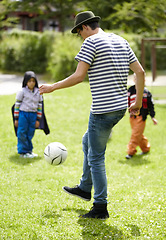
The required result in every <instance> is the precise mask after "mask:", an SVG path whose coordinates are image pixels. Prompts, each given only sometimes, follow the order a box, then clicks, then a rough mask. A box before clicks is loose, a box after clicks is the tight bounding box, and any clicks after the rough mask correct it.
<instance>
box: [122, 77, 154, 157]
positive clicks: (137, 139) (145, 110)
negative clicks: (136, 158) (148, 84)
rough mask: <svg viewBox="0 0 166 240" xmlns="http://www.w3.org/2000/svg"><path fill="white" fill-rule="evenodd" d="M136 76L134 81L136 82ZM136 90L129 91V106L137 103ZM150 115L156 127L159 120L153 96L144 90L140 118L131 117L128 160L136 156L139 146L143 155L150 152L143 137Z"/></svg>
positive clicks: (133, 87) (133, 88)
mask: <svg viewBox="0 0 166 240" xmlns="http://www.w3.org/2000/svg"><path fill="white" fill-rule="evenodd" d="M135 77H136V76H135V75H134V81H135ZM135 97H136V88H135V85H134V86H131V87H130V88H129V89H128V106H129V107H130V105H131V104H132V103H133V102H134V101H135ZM148 114H149V115H150V116H151V118H152V121H153V123H154V124H155V125H156V124H157V120H156V119H155V111H154V103H153V99H152V94H151V93H150V91H149V90H148V89H147V88H144V93H143V99H142V107H141V109H140V114H139V115H138V116H130V125H131V130H132V133H131V138H130V141H129V143H128V149H127V153H128V154H127V155H126V159H130V158H132V157H133V155H134V154H136V152H137V150H136V147H137V146H139V147H140V148H141V150H142V153H141V154H146V153H148V152H149V151H150V143H149V141H148V139H147V138H146V137H145V136H144V135H143V133H144V129H145V125H146V119H147V116H148Z"/></svg>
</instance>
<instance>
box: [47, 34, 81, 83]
mask: <svg viewBox="0 0 166 240" xmlns="http://www.w3.org/2000/svg"><path fill="white" fill-rule="evenodd" d="M81 44H82V41H81V40H80V39H79V38H76V37H75V36H72V35H71V34H70V35H69V34H65V36H64V35H59V37H58V38H57V39H56V41H55V42H54V45H53V51H52V54H51V56H50V60H49V63H48V71H49V72H50V73H51V76H52V78H53V79H58V80H61V79H63V78H66V77H67V76H69V75H71V74H72V73H73V72H74V71H75V69H76V66H77V62H76V60H75V59H74V58H75V56H76V55H77V53H78V52H79V50H80V47H81Z"/></svg>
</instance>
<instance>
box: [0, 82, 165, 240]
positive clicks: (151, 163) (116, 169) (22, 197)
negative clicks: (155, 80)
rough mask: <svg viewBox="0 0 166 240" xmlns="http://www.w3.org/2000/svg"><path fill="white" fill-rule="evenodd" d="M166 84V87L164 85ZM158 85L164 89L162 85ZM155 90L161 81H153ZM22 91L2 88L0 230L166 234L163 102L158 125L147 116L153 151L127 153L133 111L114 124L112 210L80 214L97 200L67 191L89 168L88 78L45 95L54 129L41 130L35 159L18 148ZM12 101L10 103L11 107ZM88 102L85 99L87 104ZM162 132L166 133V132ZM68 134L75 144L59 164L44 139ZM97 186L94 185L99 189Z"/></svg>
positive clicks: (15, 233)
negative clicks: (15, 114) (85, 139)
mask: <svg viewBox="0 0 166 240" xmlns="http://www.w3.org/2000/svg"><path fill="white" fill-rule="evenodd" d="M160 89H161V90H162V91H163V87H161V88H160ZM159 91H160V90H159V87H158V88H157V93H159ZM153 92H154V94H155V87H154V89H153ZM14 101H15V94H14V95H11V96H2V95H1V96H0V102H1V105H0V111H1V116H3V117H1V118H0V132H1V138H0V151H1V154H0V182H1V194H0V209H1V211H0V236H1V237H0V238H1V239H3V240H12V239H19V240H70V239H71V240H89V239H91V240H104V239H108V240H119V239H122V240H136V239H137V240H146V239H150V240H164V239H165V238H166V229H165V222H166V215H165V213H166V191H165V189H166V175H165V172H166V154H165V153H166V144H165V143H166V133H165V131H166V130H165V118H166V105H156V106H155V109H156V118H157V120H158V122H159V124H158V125H157V126H154V125H153V123H152V121H151V119H150V118H149V117H148V119H147V124H146V130H145V136H146V137H147V138H148V139H149V141H150V143H151V152H150V153H149V154H148V155H144V156H140V155H139V153H140V149H138V155H137V156H136V157H134V158H133V159H131V160H126V159H125V155H126V146H127V143H128V141H129V138H130V134H131V129H130V125H129V115H128V113H126V116H125V117H124V118H123V119H122V120H121V121H120V122H119V124H118V125H116V126H115V128H114V129H113V134H112V139H111V140H110V141H109V142H108V145H107V151H106V169H107V178H108V211H109V214H110V218H109V219H107V220H106V221H102V220H97V219H93V220H91V219H81V218H79V217H78V216H79V215H80V214H84V213H86V212H87V211H89V209H90V208H91V206H92V203H93V199H92V201H90V202H85V201H83V200H81V199H79V198H76V197H73V196H70V195H68V194H66V193H64V192H63V191H62V187H63V186H64V185H67V186H73V185H74V184H77V183H79V179H80V177H81V174H82V163H83V153H82V142H81V141H82V140H81V138H82V135H83V134H84V132H85V131H86V129H87V123H88V115H89V108H90V104H91V96H90V90H89V84H87V83H86V82H85V83H81V84H79V85H77V86H75V87H72V88H69V89H64V90H58V91H56V92H54V93H51V94H48V95H47V94H46V95H44V103H45V113H46V117H47V120H48V123H49V127H50V130H51V133H50V135H47V136H45V134H44V133H43V131H41V130H36V133H35V137H34V138H33V145H34V152H35V153H38V154H39V157H38V158H36V159H21V158H19V156H18V154H17V150H16V144H17V139H16V137H15V135H14V130H13V125H12V118H11V106H12V104H13V103H14ZM4 106H5V107H4ZM80 106H81V107H80ZM161 133H162V134H161ZM53 141H59V142H62V143H63V144H64V145H65V146H66V147H67V149H68V157H67V159H66V162H65V163H64V164H63V165H60V166H57V167H53V166H51V165H49V164H48V163H47V162H46V161H45V160H44V156H43V151H44V148H45V146H46V145H47V144H48V143H50V142H53ZM92 194H93V192H92Z"/></svg>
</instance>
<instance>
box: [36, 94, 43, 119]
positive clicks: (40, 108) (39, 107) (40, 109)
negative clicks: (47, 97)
mask: <svg viewBox="0 0 166 240" xmlns="http://www.w3.org/2000/svg"><path fill="white" fill-rule="evenodd" d="M39 98H40V100H39V104H38V108H37V120H38V121H40V119H41V117H42V101H43V97H42V95H40V96H39Z"/></svg>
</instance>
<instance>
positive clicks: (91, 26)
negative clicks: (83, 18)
mask: <svg viewBox="0 0 166 240" xmlns="http://www.w3.org/2000/svg"><path fill="white" fill-rule="evenodd" d="M82 25H86V26H87V25H88V26H89V27H90V28H91V29H92V30H95V29H96V28H98V27H99V22H97V21H95V22H89V23H85V24H82ZM82 25H81V26H79V27H78V28H77V29H79V30H81V31H82V30H83V27H82Z"/></svg>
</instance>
